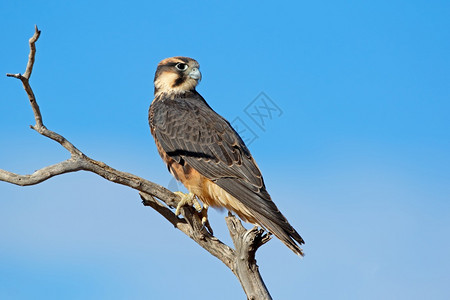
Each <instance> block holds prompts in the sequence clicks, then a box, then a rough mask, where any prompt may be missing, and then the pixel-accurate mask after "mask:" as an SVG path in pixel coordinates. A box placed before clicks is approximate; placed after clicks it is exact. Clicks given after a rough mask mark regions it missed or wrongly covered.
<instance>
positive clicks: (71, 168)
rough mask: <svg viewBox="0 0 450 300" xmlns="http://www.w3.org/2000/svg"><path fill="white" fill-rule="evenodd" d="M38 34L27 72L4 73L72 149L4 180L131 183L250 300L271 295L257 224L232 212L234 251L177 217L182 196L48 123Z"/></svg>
mask: <svg viewBox="0 0 450 300" xmlns="http://www.w3.org/2000/svg"><path fill="white" fill-rule="evenodd" d="M40 34H41V31H40V30H38V28H37V26H36V27H35V32H34V35H33V36H32V37H31V38H30V40H29V44H30V54H29V56H28V63H27V66H26V69H25V73H24V74H23V75H22V74H20V73H19V74H6V75H7V76H8V77H14V78H17V79H19V80H20V81H21V82H22V85H23V88H24V89H25V92H26V93H27V96H28V99H29V101H30V105H31V108H32V110H33V114H34V118H35V121H36V124H35V125H32V126H30V127H31V128H32V129H34V130H35V131H37V132H38V133H39V134H41V135H43V136H45V137H47V138H49V139H52V140H54V141H56V142H58V143H59V144H60V145H61V146H63V147H64V148H65V149H66V150H67V151H68V152H69V153H70V155H71V157H70V158H69V159H67V160H65V161H62V162H59V163H57V164H54V165H51V166H47V167H44V168H42V169H40V170H37V171H35V172H34V173H33V174H30V175H19V174H15V173H12V172H9V171H6V170H1V169H0V181H4V182H9V183H12V184H15V185H19V186H27V185H36V184H39V183H41V182H43V181H46V180H48V179H50V178H52V177H53V176H58V175H61V174H65V173H70V172H77V171H89V172H92V173H95V174H97V175H99V176H101V177H103V178H105V179H106V180H109V181H112V182H114V183H118V184H122V185H125V186H128V187H131V188H133V189H135V190H137V191H139V193H140V196H141V199H142V202H143V204H144V205H145V206H150V207H152V208H153V209H154V210H156V211H157V212H158V213H159V214H161V215H162V216H163V217H164V218H165V219H166V220H167V221H169V222H170V223H171V224H172V225H173V226H175V228H177V229H178V230H180V231H182V232H183V233H184V234H186V235H187V236H188V237H190V238H191V239H192V240H194V241H195V242H196V243H197V244H199V245H200V246H201V247H202V248H204V249H205V250H207V251H208V252H209V253H211V254H212V255H214V256H215V257H217V258H218V259H220V260H221V261H222V262H223V263H224V264H225V265H226V266H227V267H228V268H229V269H230V270H231V271H232V272H233V273H234V274H235V275H236V277H237V278H238V279H239V281H240V283H241V285H242V287H243V289H244V291H245V293H246V295H247V297H248V299H271V296H270V294H269V292H268V290H267V288H266V286H265V284H264V282H263V280H262V278H261V275H260V273H259V271H258V266H257V265H256V260H255V253H256V251H257V249H258V248H259V247H260V246H262V245H263V244H265V243H266V242H267V241H269V239H270V236H269V235H267V234H264V233H263V231H262V230H258V229H257V228H253V229H251V230H248V231H247V230H246V229H245V228H244V227H243V226H242V224H241V222H240V221H239V220H238V219H237V218H236V217H235V216H232V215H229V216H228V217H227V218H226V222H227V225H228V228H229V231H230V235H231V237H232V240H233V243H234V246H235V249H232V248H231V247H229V246H227V245H225V244H224V243H222V242H221V241H220V240H219V239H217V238H216V237H214V236H213V235H212V234H211V233H210V232H208V230H206V229H205V227H204V226H203V225H202V222H201V216H200V215H199V213H197V212H196V211H195V209H193V208H192V207H184V208H182V210H181V212H182V215H183V218H179V217H177V216H176V215H175V213H174V212H173V211H172V210H171V208H173V207H175V206H176V205H177V204H178V202H179V201H180V198H179V196H178V195H176V194H174V193H172V192H171V191H169V190H167V189H166V188H164V187H162V186H160V185H158V184H156V183H153V182H150V181H148V180H145V179H143V178H141V177H138V176H136V175H133V174H130V173H126V172H122V171H119V170H116V169H113V168H111V167H110V166H108V165H106V164H105V163H103V162H101V161H97V160H94V159H92V158H90V157H88V156H86V155H85V154H84V153H83V152H81V151H80V150H79V149H78V148H77V147H75V146H74V145H73V144H72V143H71V142H69V141H68V140H67V139H66V138H65V137H63V136H62V135H60V134H58V133H56V132H54V131H51V130H49V129H47V128H46V127H45V125H44V123H43V118H42V114H41V111H40V109H39V105H38V103H37V101H36V97H35V95H34V92H33V89H32V88H31V85H30V82H29V79H30V77H31V73H32V71H33V66H34V61H35V56H36V46H35V43H36V41H37V40H38V39H39V36H40Z"/></svg>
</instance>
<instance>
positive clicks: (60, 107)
mask: <svg viewBox="0 0 450 300" xmlns="http://www.w3.org/2000/svg"><path fill="white" fill-rule="evenodd" d="M39 2H40V3H38V1H30V0H26V1H2V2H1V3H0V38H1V45H2V46H1V47H0V75H1V76H0V128H1V130H0V133H1V147H0V168H1V169H7V170H10V171H14V172H18V173H22V174H28V173H32V172H33V171H34V170H36V169H39V168H41V167H43V166H46V165H49V164H53V163H57V162H59V161H61V160H64V159H66V158H67V157H68V154H67V152H66V151H65V150H64V149H62V148H61V147H60V146H59V145H58V144H56V143H55V142H53V141H50V140H47V139H45V138H44V137H42V136H39V135H38V134H37V133H35V132H34V131H32V130H30V129H29V128H28V125H29V124H33V122H34V120H33V116H32V112H31V109H30V107H29V105H28V101H27V98H26V95H25V93H24V91H23V90H22V86H21V84H20V82H18V81H17V80H15V79H11V78H7V77H6V76H4V74H5V73H7V72H12V73H15V72H23V71H24V68H25V64H26V59H27V54H28V44H27V41H28V38H29V37H30V36H31V35H32V34H33V27H34V24H37V25H38V26H39V28H40V29H41V30H42V36H41V39H40V40H39V42H38V44H37V47H38V53H37V62H36V65H35V69H34V73H33V77H32V81H31V82H32V85H33V87H34V90H35V93H36V96H37V99H38V101H39V104H40V106H41V110H42V112H43V115H44V122H45V124H46V125H47V126H48V127H49V128H50V129H52V130H55V131H57V132H59V133H61V134H63V135H64V136H65V137H67V138H68V139H69V140H70V141H72V142H73V143H74V144H75V145H77V146H78V147H79V148H80V149H81V150H82V151H84V152H85V153H86V154H87V155H89V156H91V157H92V158H94V159H97V160H101V161H104V162H106V163H108V164H109V165H111V166H112V167H115V168H118V169H120V170H123V171H127V172H131V173H134V174H137V175H139V176H142V177H145V178H146V179H149V180H152V181H154V182H157V183H160V184H162V185H165V186H168V185H172V186H173V182H172V183H171V181H170V180H171V176H170V174H169V173H168V172H167V171H166V168H165V167H164V165H163V163H162V162H161V160H160V158H159V156H158V154H157V152H156V149H155V146H154V142H153V139H152V138H151V136H150V131H149V129H148V124H147V109H148V106H149V104H150V102H151V100H152V96H153V95H152V93H153V83H152V80H153V74H154V71H155V68H156V65H157V63H158V62H159V61H160V60H161V59H163V58H166V57H169V56H175V55H183V56H190V57H193V58H195V59H197V60H198V61H199V62H200V65H201V71H202V73H203V81H202V82H201V84H200V86H199V88H198V90H199V92H200V93H201V94H202V95H203V96H204V97H205V98H206V100H207V101H208V102H209V103H210V105H211V106H212V107H213V108H214V109H215V110H216V111H217V112H219V113H220V114H222V115H223V116H224V117H226V118H227V119H229V120H230V121H231V120H233V119H235V118H237V117H239V118H240V120H241V121H242V122H244V123H245V124H246V125H247V126H248V127H249V128H250V129H251V130H253V132H254V133H255V135H257V136H258V138H257V139H256V140H255V141H254V142H253V143H252V144H251V145H250V150H251V151H252V153H253V155H254V157H255V159H256V161H257V162H258V164H259V166H260V168H261V170H262V172H263V174H264V176H265V181H266V185H267V187H268V190H269V192H270V193H271V195H272V197H273V199H274V200H275V202H276V203H277V204H278V206H279V207H280V209H281V210H282V211H283V212H284V214H285V215H286V216H287V218H288V219H289V220H290V222H291V223H292V225H294V226H295V227H296V228H297V229H298V231H299V232H300V233H301V234H302V236H303V237H304V239H305V240H306V245H305V247H304V250H305V253H306V256H305V258H304V259H299V258H298V257H297V256H295V255H294V254H293V253H292V252H291V251H290V250H289V249H287V248H286V247H285V246H284V245H283V244H282V243H281V242H279V241H278V240H276V239H274V240H272V241H271V242H270V243H269V244H267V245H265V246H264V247H263V248H261V249H260V250H259V251H258V254H257V259H258V263H259V266H260V270H261V273H262V275H263V278H264V279H265V282H266V284H267V286H268V287H269V290H270V291H271V293H272V295H273V297H274V298H275V299H449V298H450V287H449V282H450V273H449V270H450V260H449V256H448V254H449V253H450V241H449V238H448V237H449V236H450V174H449V173H450V172H449V170H450V157H449V154H450V128H449V127H450V121H449V119H450V118H449V112H450V58H449V53H450V18H449V15H450V4H449V2H448V1H414V0H413V1H397V0H394V1H376V2H374V1H372V2H369V1H341V2H338V1H315V2H314V3H311V2H294V1H292V2H276V3H275V2H273V1H270V2H269V1H257V2H256V1H255V2H245V3H244V2H243V1H241V2H231V1H229V2H227V4H224V3H213V1H195V2H187V1H170V2H161V3H159V4H155V3H152V2H150V1H131V2H124V1H114V0H110V1H84V0H83V1H39ZM260 92H264V93H265V94H266V95H267V96H268V97H270V99H271V100H272V101H273V102H274V103H275V104H276V105H277V106H278V107H279V108H280V109H281V111H282V114H281V115H279V114H276V115H274V116H273V118H272V119H271V120H266V121H267V122H266V123H265V125H264V126H263V128H261V127H258V126H257V125H256V124H255V123H254V122H253V121H252V120H251V119H250V118H249V116H248V115H247V114H246V113H245V108H246V107H247V106H248V105H249V104H251V103H252V101H253V100H254V99H255V97H257V96H258V95H259V94H260ZM224 216H225V213H224V212H211V216H210V218H211V222H212V225H213V227H214V228H215V230H216V232H217V235H218V236H219V237H220V238H221V239H223V240H225V241H228V242H229V238H228V233H227V231H226V228H225V225H224V219H223V217H224ZM0 228H1V230H0V299H31V298H32V299H149V298H150V299H180V298H183V299H194V298H195V299H213V298H214V299H244V294H243V292H242V291H241V287H240V285H239V283H238V281H237V280H236V279H235V278H234V276H233V275H232V273H231V272H230V271H229V270H228V269H226V267H225V266H223V265H222V264H221V263H220V262H219V261H218V260H216V259H215V258H214V257H212V256H211V255H209V254H208V253H206V252H205V251H204V250H203V249H201V248H200V247H198V246H197V245H196V244H195V243H194V242H192V241H191V240H189V239H188V238H187V237H185V236H184V235H182V234H181V233H179V232H177V231H176V230H175V229H173V227H172V226H170V225H169V224H168V223H167V222H165V221H164V220H163V219H162V217H160V216H159V215H158V214H156V213H155V212H153V211H152V210H151V209H150V208H145V207H143V206H142V205H141V203H140V199H139V197H138V195H137V192H136V191H134V190H131V189H129V188H126V187H122V186H118V185H115V184H112V183H110V182H107V181H106V180H103V179H102V178H100V177H98V176H96V175H93V174H88V173H75V174H67V175H64V176H60V177H57V178H54V179H51V180H49V181H47V182H45V183H43V184H40V185H38V186H34V187H26V188H20V187H16V186H12V185H10V184H6V183H0ZM175 274H176V276H174V275H175Z"/></svg>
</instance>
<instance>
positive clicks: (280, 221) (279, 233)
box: [253, 211, 305, 256]
mask: <svg viewBox="0 0 450 300" xmlns="http://www.w3.org/2000/svg"><path fill="white" fill-rule="evenodd" d="M253 213H254V215H255V219H256V220H257V221H258V223H259V224H260V225H261V226H262V227H264V228H265V229H266V230H267V231H269V232H270V233H272V234H273V235H275V236H276V237H277V238H278V239H279V240H280V241H282V242H283V243H284V244H285V245H286V246H287V247H288V248H289V249H291V250H292V251H294V253H295V254H297V255H299V256H304V253H303V250H302V248H300V245H302V244H304V243H305V241H304V240H303V238H302V237H301V236H300V234H298V232H297V231H296V230H295V229H294V228H293V227H292V226H291V224H289V222H288V220H287V219H286V218H285V217H284V216H283V214H282V213H281V212H279V211H278V212H277V214H273V213H272V214H270V216H264V215H263V214H261V213H259V212H256V211H254V212H253Z"/></svg>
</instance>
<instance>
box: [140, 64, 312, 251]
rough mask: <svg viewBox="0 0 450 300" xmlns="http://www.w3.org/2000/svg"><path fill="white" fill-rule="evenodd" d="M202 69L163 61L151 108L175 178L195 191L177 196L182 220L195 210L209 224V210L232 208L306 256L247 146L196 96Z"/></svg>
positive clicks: (154, 128)
mask: <svg viewBox="0 0 450 300" xmlns="http://www.w3.org/2000/svg"><path fill="white" fill-rule="evenodd" d="M199 68H200V66H199V64H198V62H197V61H196V60H194V59H192V58H188V57H182V56H177V57H170V58H167V59H164V60H162V61H161V62H160V63H159V64H158V67H157V69H156V73H155V79H154V84H155V98H154V100H153V102H152V104H151V105H150V108H149V116H148V118H149V124H150V130H151V133H152V135H153V137H154V139H155V143H156V147H157V149H158V152H159V154H160V156H161V158H162V159H163V160H164V162H165V163H166V165H167V168H168V169H169V171H170V173H172V175H173V176H174V177H175V178H176V179H177V180H179V181H181V182H182V183H183V185H184V186H185V187H186V188H187V190H188V191H189V193H187V194H184V193H182V192H176V193H177V194H179V195H180V196H181V198H182V201H180V203H179V205H178V206H177V209H176V212H175V213H176V215H179V213H180V208H181V207H182V206H184V205H193V206H194V207H195V208H196V209H197V211H199V213H200V214H201V216H202V222H203V224H204V225H205V224H207V223H208V221H207V210H208V207H218V208H226V209H227V210H229V211H232V212H234V213H236V214H237V215H238V216H239V217H240V218H241V219H242V220H244V221H246V222H249V223H252V224H254V225H256V226H260V227H262V228H263V229H265V230H266V231H268V232H270V233H271V234H273V235H275V236H276V237H277V238H278V239H280V240H281V241H282V242H283V243H284V244H285V245H286V246H287V247H289V248H290V249H291V250H292V251H294V252H295V253H296V254H297V255H300V256H303V251H302V249H301V248H300V245H301V244H304V241H303V239H302V237H301V236H300V235H299V234H298V233H297V231H296V230H295V229H294V228H293V227H292V226H291V225H290V224H289V222H288V221H287V219H286V218H285V217H284V216H283V214H282V213H281V212H280V211H279V209H278V208H277V206H276V205H275V203H274V202H273V201H272V199H271V197H270V195H269V193H268V192H267V190H266V187H265V184H264V180H263V177H262V175H261V171H260V170H259V168H258V166H257V165H256V162H255V160H254V159H253V157H252V155H251V154H250V151H249V150H248V148H247V146H246V145H245V143H244V142H243V140H242V139H241V137H240V136H239V134H238V133H237V132H236V131H235V130H234V129H233V127H232V126H231V125H230V123H229V122H228V121H227V120H225V119H224V118H223V117H222V116H220V115H219V114H217V113H216V112H215V111H214V110H213V109H212V108H211V107H210V106H209V105H208V103H206V101H205V99H203V97H202V96H201V95H200V94H199V93H198V92H197V91H196V89H195V88H196V86H197V84H198V83H199V81H200V80H201V78H202V75H201V73H200V70H199ZM198 200H200V201H201V203H202V204H203V208H202V206H201V205H200V203H199V201H198Z"/></svg>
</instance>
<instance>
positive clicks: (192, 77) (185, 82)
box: [154, 56, 202, 96]
mask: <svg viewBox="0 0 450 300" xmlns="http://www.w3.org/2000/svg"><path fill="white" fill-rule="evenodd" d="M199 68H200V65H199V64H198V62H197V61H196V60H195V59H192V58H189V57H183V56H176V57H169V58H166V59H164V60H162V61H161V62H160V63H159V64H158V68H157V69H156V72H155V80H154V83H155V96H156V95H157V94H160V93H168V94H183V93H185V92H187V91H192V90H195V87H196V86H197V84H198V82H199V81H200V80H201V79H202V74H201V73H200V70H199Z"/></svg>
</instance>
